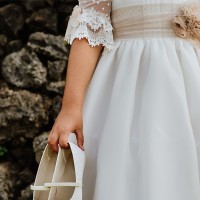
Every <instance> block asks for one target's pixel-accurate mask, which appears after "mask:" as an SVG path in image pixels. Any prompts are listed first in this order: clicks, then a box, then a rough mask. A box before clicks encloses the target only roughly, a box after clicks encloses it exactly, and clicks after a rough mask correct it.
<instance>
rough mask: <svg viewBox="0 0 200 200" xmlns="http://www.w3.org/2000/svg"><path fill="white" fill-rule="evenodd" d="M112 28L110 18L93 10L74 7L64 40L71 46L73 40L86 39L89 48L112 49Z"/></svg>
mask: <svg viewBox="0 0 200 200" xmlns="http://www.w3.org/2000/svg"><path fill="white" fill-rule="evenodd" d="M112 30H113V27H112V25H111V22H110V18H109V17H107V16H106V15H105V14H104V13H100V12H98V11H96V10H93V9H90V8H89V9H81V8H80V6H75V7H74V10H73V13H72V15H71V16H70V19H69V22H68V26H67V30H66V33H65V37H64V40H65V41H67V42H68V43H70V44H72V42H73V40H74V39H75V38H79V39H82V38H87V40H88V42H89V44H90V45H91V46H93V47H94V46H97V45H100V44H102V45H103V46H105V47H106V48H107V49H108V50H112V49H113V33H112Z"/></svg>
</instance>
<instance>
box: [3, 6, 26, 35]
mask: <svg viewBox="0 0 200 200" xmlns="http://www.w3.org/2000/svg"><path fill="white" fill-rule="evenodd" d="M24 20H25V18H24V12H23V9H22V7H21V6H19V5H15V4H8V5H6V6H4V7H2V8H0V24H1V26H0V32H3V33H5V34H6V35H7V34H10V35H17V33H18V32H19V30H21V29H22V27H23V25H24Z"/></svg>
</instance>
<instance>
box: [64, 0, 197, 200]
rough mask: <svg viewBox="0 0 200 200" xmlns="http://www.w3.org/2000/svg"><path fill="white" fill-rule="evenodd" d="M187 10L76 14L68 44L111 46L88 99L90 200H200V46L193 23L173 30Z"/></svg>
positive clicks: (173, 4)
mask: <svg viewBox="0 0 200 200" xmlns="http://www.w3.org/2000/svg"><path fill="white" fill-rule="evenodd" d="M189 5H191V4H190V2H189V1H188V0H186V1H183V0H113V1H112V2H111V1H109V0H99V1H94V0H93V1H92V0H86V1H84V0H80V1H79V6H76V7H75V8H74V11H73V13H72V15H71V17H70V20H69V23H68V27H67V30H66V35H65V40H66V41H68V42H69V43H72V41H73V40H74V38H79V39H81V38H83V37H85V38H87V39H88V42H89V44H90V45H91V46H96V45H99V44H103V45H104V46H105V47H104V51H103V53H102V55H101V57H100V59H99V61H98V64H97V66H96V68H95V72H94V74H93V76H92V79H91V82H90V84H89V86H88V88H87V92H86V95H85V100H84V107H83V133H84V146H85V154H86V166H85V171H84V176H83V200H200V46H199V44H198V43H197V42H196V40H195V39H194V37H193V38H192V39H191V37H190V36H191V35H192V32H191V31H190V30H192V28H191V27H185V25H186V24H187V23H185V25H183V24H181V25H180V26H179V24H178V22H177V23H173V22H172V20H173V19H175V18H176V17H177V16H180V17H179V18H177V21H178V20H179V21H180V19H183V18H184V16H183V9H182V8H183V7H184V6H188V7H190V6H189ZM196 8H197V7H196ZM110 11H111V12H110ZM185 12H186V14H188V15H191V12H190V11H189V10H188V11H187V9H186V11H185ZM181 15H182V18H181ZM110 16H111V17H110ZM175 16H176V17H175ZM185 19H186V18H185ZM181 23H183V21H181ZM194 23H195V22H194ZM174 24H176V27H177V29H178V30H175V28H174ZM181 28H182V29H181ZM190 28H191V29H190ZM195 30H196V29H195ZM184 31H186V32H184ZM197 32H198V30H197ZM188 38H189V39H188ZM80 67H81V66H80ZM69 139H70V140H72V141H73V142H76V138H75V135H74V134H70V138H69Z"/></svg>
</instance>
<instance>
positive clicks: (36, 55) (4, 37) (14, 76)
mask: <svg viewBox="0 0 200 200" xmlns="http://www.w3.org/2000/svg"><path fill="white" fill-rule="evenodd" d="M76 4H77V1H76V0H13V1H11V0H10V1H9V0H4V1H3V0H0V200H1V199H2V200H8V199H9V200H10V199H12V200H29V199H32V192H31V190H30V189H29V186H30V184H32V183H33V181H34V179H35V174H36V171H37V167H38V162H39V160H40V158H41V152H42V150H43V149H44V147H45V145H46V142H47V137H48V134H49V131H50V130H51V128H52V125H53V123H54V120H55V118H56V116H57V114H58V112H59V110H60V106H61V99H62V94H63V89H64V84H65V75H66V70H67V60H68V53H69V46H68V45H66V44H65V42H64V40H63V36H64V34H65V30H66V27H67V21H68V19H69V16H70V14H71V12H72V9H73V7H74V6H75V5H76Z"/></svg>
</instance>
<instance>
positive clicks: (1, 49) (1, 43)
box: [0, 34, 8, 56]
mask: <svg viewBox="0 0 200 200" xmlns="http://www.w3.org/2000/svg"><path fill="white" fill-rule="evenodd" d="M7 42H8V40H7V37H6V36H5V35H3V34H1V35H0V56H3V55H4V54H5V46H6V44H7Z"/></svg>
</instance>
